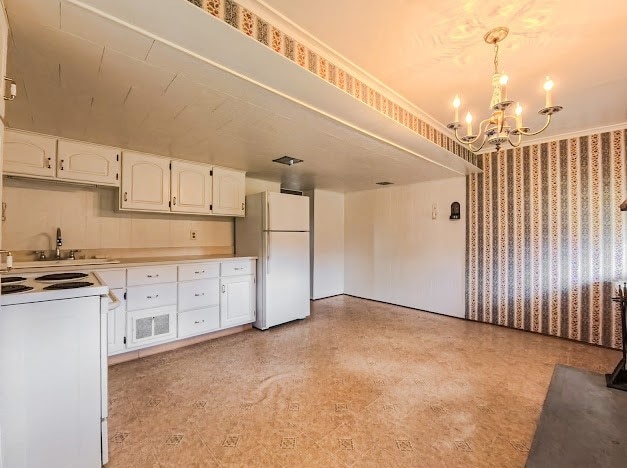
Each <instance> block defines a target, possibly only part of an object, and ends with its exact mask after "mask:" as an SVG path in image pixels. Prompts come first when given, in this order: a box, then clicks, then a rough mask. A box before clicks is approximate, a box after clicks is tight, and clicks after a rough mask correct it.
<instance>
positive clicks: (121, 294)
mask: <svg viewBox="0 0 627 468" xmlns="http://www.w3.org/2000/svg"><path fill="white" fill-rule="evenodd" d="M111 293H113V294H114V295H115V297H116V298H117V299H118V300H119V301H120V305H119V306H118V307H116V308H115V309H113V310H110V311H109V313H108V314H107V323H108V325H107V326H108V347H109V354H116V353H119V352H120V351H123V350H124V348H125V347H126V346H125V345H126V343H125V338H126V299H125V296H126V289H112V290H111Z"/></svg>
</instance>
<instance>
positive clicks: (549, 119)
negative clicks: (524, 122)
mask: <svg viewBox="0 0 627 468" xmlns="http://www.w3.org/2000/svg"><path fill="white" fill-rule="evenodd" d="M550 123H551V114H547V115H546V123H545V124H544V127H542V128H541V129H540V130H538V131H536V132H525V131H523V130H520V134H521V135H525V136H533V135H537V134H538V133H542V132H543V131H545V130H546V128H547V127H548V126H549V124H550Z"/></svg>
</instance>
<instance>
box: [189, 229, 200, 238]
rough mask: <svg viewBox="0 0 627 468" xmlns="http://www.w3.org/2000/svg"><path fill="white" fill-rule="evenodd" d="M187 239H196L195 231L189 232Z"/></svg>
mask: <svg viewBox="0 0 627 468" xmlns="http://www.w3.org/2000/svg"><path fill="white" fill-rule="evenodd" d="M189 238H190V239H191V240H196V239H197V238H198V235H197V234H196V231H194V230H192V231H189Z"/></svg>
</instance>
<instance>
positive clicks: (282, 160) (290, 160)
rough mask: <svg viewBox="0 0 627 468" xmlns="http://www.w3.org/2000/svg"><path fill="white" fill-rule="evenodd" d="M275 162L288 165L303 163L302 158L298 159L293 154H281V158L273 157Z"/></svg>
mask: <svg viewBox="0 0 627 468" xmlns="http://www.w3.org/2000/svg"><path fill="white" fill-rule="evenodd" d="M273 161H274V162H275V163H279V164H285V165H286V166H293V165H294V164H298V163H302V162H303V160H302V159H296V158H293V157H291V156H281V157H280V158H279V159H273Z"/></svg>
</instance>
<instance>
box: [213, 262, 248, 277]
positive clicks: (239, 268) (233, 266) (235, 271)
mask: <svg viewBox="0 0 627 468" xmlns="http://www.w3.org/2000/svg"><path fill="white" fill-rule="evenodd" d="M253 264H254V262H253V261H251V260H240V261H235V262H222V263H221V264H220V265H221V266H220V268H221V270H220V273H221V274H220V276H239V275H252V274H253Z"/></svg>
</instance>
